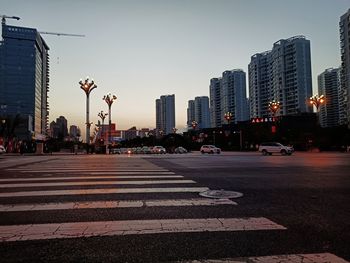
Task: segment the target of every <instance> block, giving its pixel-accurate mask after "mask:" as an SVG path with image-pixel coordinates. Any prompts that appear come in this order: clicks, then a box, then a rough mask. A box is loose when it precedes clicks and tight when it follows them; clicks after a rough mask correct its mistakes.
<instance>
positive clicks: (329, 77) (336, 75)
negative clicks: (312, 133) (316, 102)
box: [318, 68, 340, 127]
mask: <svg viewBox="0 0 350 263" xmlns="http://www.w3.org/2000/svg"><path fill="white" fill-rule="evenodd" d="M339 89H340V69H339V68H336V69H333V68H331V69H326V70H325V71H324V72H323V73H321V74H320V75H319V76H318V94H319V95H324V96H325V97H326V101H327V103H325V104H322V105H321V106H320V125H321V126H322V127H334V126H338V125H339V123H340V120H339Z"/></svg>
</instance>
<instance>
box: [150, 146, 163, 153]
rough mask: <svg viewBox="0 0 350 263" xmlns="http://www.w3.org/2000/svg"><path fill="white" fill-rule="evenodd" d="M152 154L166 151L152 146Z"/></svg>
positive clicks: (160, 147)
mask: <svg viewBox="0 0 350 263" xmlns="http://www.w3.org/2000/svg"><path fill="white" fill-rule="evenodd" d="M152 153H166V150H165V148H164V147H163V146H154V147H153V148H152Z"/></svg>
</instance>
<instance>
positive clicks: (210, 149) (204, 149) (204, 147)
mask: <svg viewBox="0 0 350 263" xmlns="http://www.w3.org/2000/svg"><path fill="white" fill-rule="evenodd" d="M200 152H201V153H202V154H204V153H212V154H214V153H217V154H220V153H221V149H220V148H218V147H216V146H215V145H202V147H201V149H200Z"/></svg>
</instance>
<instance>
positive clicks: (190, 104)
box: [187, 100, 195, 127]
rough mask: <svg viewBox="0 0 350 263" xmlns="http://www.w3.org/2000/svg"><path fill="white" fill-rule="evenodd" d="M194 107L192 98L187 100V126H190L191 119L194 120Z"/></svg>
mask: <svg viewBox="0 0 350 263" xmlns="http://www.w3.org/2000/svg"><path fill="white" fill-rule="evenodd" d="M194 111H195V108H194V100H189V101H188V108H187V127H191V125H192V121H194V120H195V113H194Z"/></svg>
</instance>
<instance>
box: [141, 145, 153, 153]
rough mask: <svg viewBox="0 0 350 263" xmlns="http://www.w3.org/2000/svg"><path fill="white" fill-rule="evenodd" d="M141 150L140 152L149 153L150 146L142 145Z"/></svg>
mask: <svg viewBox="0 0 350 263" xmlns="http://www.w3.org/2000/svg"><path fill="white" fill-rule="evenodd" d="M141 152H142V153H143V154H150V153H151V148H150V147H148V146H143V147H142V148H141Z"/></svg>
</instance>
